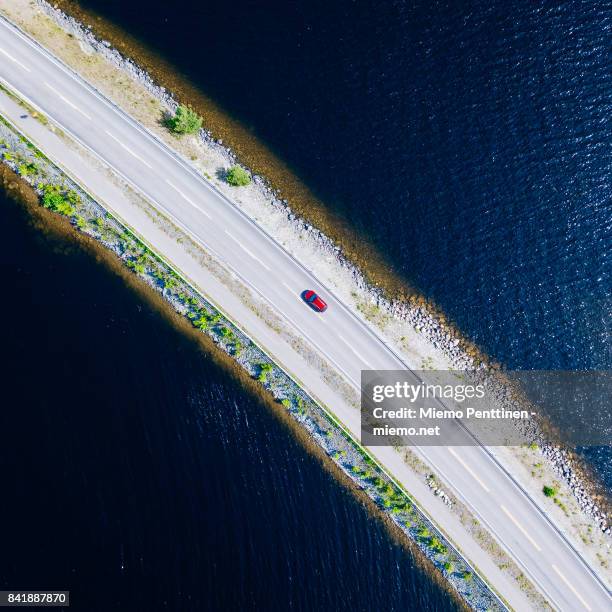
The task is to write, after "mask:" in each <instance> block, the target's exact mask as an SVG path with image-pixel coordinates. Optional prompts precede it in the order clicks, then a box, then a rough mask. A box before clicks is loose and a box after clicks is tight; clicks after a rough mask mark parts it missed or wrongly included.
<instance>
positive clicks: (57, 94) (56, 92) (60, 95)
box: [45, 81, 91, 121]
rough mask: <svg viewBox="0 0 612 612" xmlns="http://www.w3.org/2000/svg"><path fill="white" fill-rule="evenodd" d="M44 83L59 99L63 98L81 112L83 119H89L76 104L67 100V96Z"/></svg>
mask: <svg viewBox="0 0 612 612" xmlns="http://www.w3.org/2000/svg"><path fill="white" fill-rule="evenodd" d="M45 85H46V86H47V87H48V88H49V89H50V90H51V91H52V92H53V93H54V94H55V95H56V96H57V97H58V98H60V99H61V100H63V101H64V102H65V103H66V104H67V105H68V106H71V107H72V108H74V110H75V111H78V112H79V113H81V115H83V117H85V119H89V120H90V121H91V117H90V116H89V115H88V114H87V113H86V112H84V111H82V110H81V109H80V108H79V107H78V106H77V105H76V104H73V103H72V102H71V101H70V100H68V98H66V97H65V96H63V95H62V94H61V93H60V92H59V91H57V89H54V88H53V87H51V85H49V83H47V81H45Z"/></svg>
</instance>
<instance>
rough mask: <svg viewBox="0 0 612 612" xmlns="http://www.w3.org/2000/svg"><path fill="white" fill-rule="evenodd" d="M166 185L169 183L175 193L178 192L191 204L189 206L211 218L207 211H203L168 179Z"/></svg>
mask: <svg viewBox="0 0 612 612" xmlns="http://www.w3.org/2000/svg"><path fill="white" fill-rule="evenodd" d="M166 183H168V185H170V187H172V189H174V191H176V192H177V193H178V194H179V195H180V196H181V197H182V198H183V199H184V200H186V201H187V202H189V204H191V205H192V206H193V207H194V208H196V209H197V210H198V211H199V212H201V213H202V214H203V215H204V216H206V217H208V218H209V219H210V218H211V216H210V215H209V214H208V213H207V212H206V211H205V210H202V208H200V207H199V206H198V205H197V204H196V203H195V202H194V201H193V200H190V199H189V198H188V197H187V196H186V195H185V194H184V193H183V192H182V191H181V190H180V189H179V188H178V187H177V186H176V185H174V184H173V183H171V182H170V181H169V180H168V179H166Z"/></svg>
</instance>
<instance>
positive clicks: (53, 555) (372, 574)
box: [0, 192, 455, 612]
mask: <svg viewBox="0 0 612 612" xmlns="http://www.w3.org/2000/svg"><path fill="white" fill-rule="evenodd" d="M0 194H1V192H0ZM26 219H27V215H26V213H25V212H23V211H22V210H21V209H20V208H18V207H17V205H16V204H14V203H12V202H9V201H7V200H6V199H5V198H4V197H3V196H2V195H0V227H2V230H3V231H2V234H3V238H2V241H0V274H1V275H2V282H3V288H4V292H3V299H2V300H1V301H0V316H1V318H2V321H3V331H2V355H3V360H2V371H1V374H0V380H1V381H2V399H3V401H2V410H0V472H1V473H2V503H1V504H0V525H2V554H1V555H0V589H62V590H70V591H71V598H72V603H71V608H70V609H71V610H76V611H79V612H81V611H84V612H85V611H86V612H93V611H100V612H108V611H109V610H125V611H129V612H140V611H142V612H153V611H155V610H173V611H174V610H180V611H183V610H189V611H191V610H206V611H209V610H219V611H224V612H226V611H233V610H236V611H239V610H240V611H242V610H296V611H297V610H304V611H308V612H310V611H313V610H347V611H348V610H351V611H354V610H364V611H370V610H371V611H375V610H398V611H399V610H402V611H403V610H415V611H416V610H453V609H455V608H454V606H453V605H452V604H451V603H450V602H449V601H448V598H447V595H445V594H444V593H442V592H441V591H440V590H439V589H438V588H437V587H436V586H434V585H433V584H432V583H431V582H430V580H429V579H428V578H427V577H426V576H425V575H424V574H423V573H422V572H421V571H420V570H418V569H416V568H415V566H414V563H413V561H412V560H411V558H410V556H409V555H408V554H407V552H406V551H405V550H404V549H403V548H401V547H400V546H399V545H397V544H396V543H394V542H393V541H392V540H391V538H390V536H389V534H388V532H387V530H386V528H385V527H384V526H383V525H382V523H380V522H379V521H378V520H376V519H373V518H371V517H370V516H369V515H368V513H367V511H366V509H365V508H364V507H363V506H362V504H361V503H360V502H358V501H357V500H356V498H355V497H354V496H353V495H352V494H351V493H350V492H348V490H346V489H345V488H344V487H342V486H340V485H339V484H338V483H337V482H336V481H335V480H334V479H333V477H332V476H331V475H330V474H329V473H328V472H326V471H325V469H324V468H323V467H322V465H321V463H320V462H319V460H317V459H315V458H314V457H313V456H312V455H310V454H309V453H308V452H307V451H306V450H305V449H304V448H303V447H302V446H301V445H300V444H299V443H298V442H297V441H296V440H295V438H294V437H293V435H292V434H291V433H290V431H289V429H288V428H287V427H286V426H285V425H284V424H282V423H281V421H280V420H279V419H278V417H277V416H276V415H274V414H273V413H272V412H271V411H270V409H269V408H268V407H266V406H264V405H262V404H261V403H259V402H258V401H257V400H256V399H254V397H252V396H251V395H250V394H249V393H247V392H246V391H245V390H244V389H242V388H241V386H240V385H239V384H237V383H236V382H234V381H233V380H232V379H231V377H229V376H228V374H227V372H226V371H224V370H223V369H221V368H220V367H219V366H217V365H215V364H214V363H213V362H212V361H211V360H210V358H209V357H207V356H206V355H205V354H203V353H202V352H201V351H200V349H198V348H197V347H196V345H195V344H194V343H193V342H191V341H189V340H188V339H186V338H185V337H184V336H183V335H181V333H179V332H178V331H177V330H175V329H174V328H173V327H171V326H170V324H169V323H167V322H166V321H165V320H164V319H162V317H161V316H160V315H159V314H157V313H156V312H155V311H154V310H152V309H151V308H150V307H149V306H147V304H146V303H145V302H143V300H142V299H140V298H139V297H138V296H137V295H136V294H134V293H133V292H132V291H131V290H129V289H128V288H126V287H125V286H124V284H123V281H122V280H121V279H120V278H118V277H117V276H115V275H114V274H112V273H110V272H108V271H107V270H106V268H105V267H104V266H102V265H99V264H96V263H95V261H94V258H93V257H91V256H90V255H89V254H84V253H82V252H80V251H78V250H74V249H70V248H69V244H68V243H66V242H61V241H53V240H49V239H47V238H43V237H42V234H41V233H40V232H39V230H38V229H36V228H33V227H30V226H28V224H27V222H26Z"/></svg>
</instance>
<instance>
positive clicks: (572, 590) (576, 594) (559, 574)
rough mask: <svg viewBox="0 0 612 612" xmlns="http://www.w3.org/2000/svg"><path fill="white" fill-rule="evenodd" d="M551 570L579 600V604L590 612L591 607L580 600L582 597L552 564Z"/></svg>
mask: <svg viewBox="0 0 612 612" xmlns="http://www.w3.org/2000/svg"><path fill="white" fill-rule="evenodd" d="M552 568H553V569H554V570H555V573H556V574H557V576H559V578H561V580H563V582H565V584H566V585H567V586H568V587H569V589H570V590H571V592H572V593H573V594H574V595H575V596H576V597H577V598H578V599H579V600H580V603H581V604H582V605H583V606H584V607H585V608H586V609H587V610H589V612H590V610H591V606H589V604H588V603H587V602H586V601H584V599H582V597H581V596H580V593H578V591H577V590H576V589H575V588H574V585H573V584H571V583H570V581H569V580H568V579H567V578H566V577H565V576H564V575H563V574H562V573H561V571H560V570H559V568H558V567H557V566H556V565H555V564H554V563H553V564H552Z"/></svg>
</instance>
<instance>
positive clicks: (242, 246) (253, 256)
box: [225, 230, 270, 272]
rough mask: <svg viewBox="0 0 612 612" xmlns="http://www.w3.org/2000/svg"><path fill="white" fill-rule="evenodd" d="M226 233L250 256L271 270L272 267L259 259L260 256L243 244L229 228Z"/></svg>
mask: <svg viewBox="0 0 612 612" xmlns="http://www.w3.org/2000/svg"><path fill="white" fill-rule="evenodd" d="M225 233H226V234H227V235H228V236H229V237H230V238H231V239H232V240H233V241H234V242H235V243H236V244H237V245H238V246H239V247H240V248H241V249H242V250H243V251H244V252H245V253H246V254H247V255H248V256H249V257H252V258H253V259H254V260H255V261H258V262H259V263H260V264H261V265H262V266H263V267H264V268H265V269H266V270H267V271H268V272H270V268H268V266H266V264H265V263H264V262H263V261H261V259H259V257H257V255H255V254H254V253H252V252H251V251H249V249H247V248H246V247H245V246H244V244H242V243H241V242H240V241H239V240H238V239H237V238H235V237H234V236H232V234H230V233H229V232H228V231H227V230H225Z"/></svg>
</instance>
